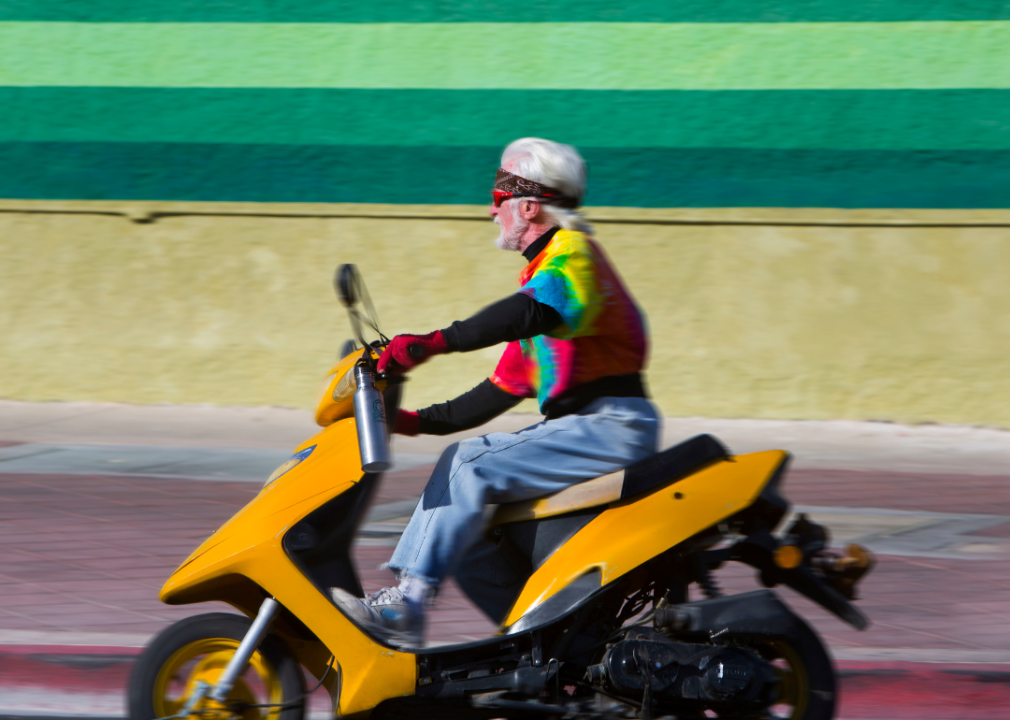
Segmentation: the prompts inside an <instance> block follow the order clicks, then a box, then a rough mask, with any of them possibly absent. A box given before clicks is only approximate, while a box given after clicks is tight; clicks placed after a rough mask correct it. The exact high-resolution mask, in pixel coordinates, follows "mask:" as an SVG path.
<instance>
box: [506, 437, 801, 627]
mask: <svg viewBox="0 0 1010 720" xmlns="http://www.w3.org/2000/svg"><path fill="white" fill-rule="evenodd" d="M786 455H787V454H786V453H785V452H783V451H781V450H771V451H767V452H760V453H751V454H748V455H738V456H736V457H734V458H732V459H731V460H726V461H723V462H719V463H716V464H714V465H711V466H709V467H707V468H705V469H704V470H701V471H700V472H698V473H695V474H694V475H691V476H690V477H687V478H685V479H683V480H680V481H679V482H677V483H675V484H673V485H670V486H667V487H665V488H661V489H659V490H657V491H655V492H653V493H651V494H649V495H646V496H645V497H641V498H638V499H633V500H625V501H622V502H618V503H614V504H612V505H611V506H610V507H609V508H608V509H607V510H605V511H604V512H603V513H602V514H600V516H599V517H597V518H595V519H594V520H593V521H592V522H590V523H589V524H588V525H586V527H584V528H582V530H580V531H579V532H578V533H576V534H575V535H574V536H573V537H572V539H571V540H569V541H568V542H567V543H565V544H564V545H563V546H562V547H560V548H558V550H557V551H556V552H555V553H554V554H553V555H552V556H551V557H550V558H549V559H548V560H547V562H545V563H544V564H543V565H542V566H541V567H540V568H539V569H538V570H537V571H536V572H535V573H533V575H532V576H531V577H530V579H529V580H528V581H527V582H526V585H525V586H524V587H523V590H522V592H521V593H520V594H519V597H518V599H517V600H516V602H515V604H514V605H513V607H512V609H511V610H510V611H509V614H508V617H507V618H506V619H505V622H504V623H503V627H508V626H509V625H512V624H513V623H514V622H516V621H517V620H519V618H521V617H522V616H523V615H525V614H526V613H527V612H529V611H530V610H532V609H533V608H535V607H537V606H538V605H540V604H541V603H543V602H544V601H545V600H547V599H548V598H550V597H552V596H553V595H555V594H556V593H557V592H559V591H560V590H562V589H563V588H565V587H566V586H567V585H569V584H570V583H571V582H573V581H575V580H576V579H578V578H579V577H581V576H583V575H585V574H586V573H588V572H591V571H592V570H594V569H598V570H599V571H600V575H601V585H606V584H607V583H610V582H612V581H614V580H616V579H617V578H619V577H621V576H623V575H624V574H625V573H627V572H629V571H631V570H633V569H634V568H636V567H638V566H639V565H641V564H642V563H644V562H646V561H648V560H650V559H652V558H654V557H656V556H657V555H659V554H660V553H662V552H665V551H666V550H669V549H670V548H672V547H673V546H674V545H677V544H678V543H680V542H683V541H684V540H686V539H688V538H690V537H691V536H693V535H696V534H697V533H699V532H701V531H702V530H704V529H706V528H708V527H711V526H712V525H715V524H716V523H719V522H720V521H722V520H724V519H726V518H727V517H729V516H731V515H733V514H734V513H736V512H739V511H740V510H742V509H744V508H746V507H748V506H749V505H751V504H752V503H753V502H754V500H755V498H757V496H758V495H760V494H761V490H762V489H763V488H764V486H765V484H766V483H767V482H768V479H769V478H770V477H771V475H772V473H773V472H774V471H775V469H776V468H777V467H778V466H779V465H780V464H781V463H782V461H783V460H784V459H785V458H786Z"/></svg>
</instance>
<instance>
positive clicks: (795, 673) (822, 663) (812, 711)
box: [747, 617, 836, 720]
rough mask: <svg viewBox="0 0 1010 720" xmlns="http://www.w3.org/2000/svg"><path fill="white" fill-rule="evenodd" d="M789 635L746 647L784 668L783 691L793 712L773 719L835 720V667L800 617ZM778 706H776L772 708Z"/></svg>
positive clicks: (812, 631)
mask: <svg viewBox="0 0 1010 720" xmlns="http://www.w3.org/2000/svg"><path fill="white" fill-rule="evenodd" d="M795 621H796V622H795V624H794V626H793V629H792V631H791V632H790V634H789V635H788V636H785V637H776V638H773V639H768V640H764V639H761V640H755V641H754V642H748V643H747V645H749V646H750V647H752V648H754V649H755V650H757V651H758V652H759V653H760V654H761V655H762V656H763V657H764V658H765V659H766V660H772V661H775V662H776V664H777V665H778V666H779V667H781V668H782V677H783V686H782V689H783V690H784V691H785V692H786V694H787V696H791V697H790V699H791V700H792V701H793V702H791V703H783V704H785V705H787V706H788V705H792V709H791V710H789V709H788V708H787V709H786V712H785V714H782V713H781V712H780V713H779V714H776V713H771V714H770V716H769V717H771V718H776V720H777V719H778V718H785V719H787V720H832V718H834V716H835V699H836V688H835V668H834V664H833V663H832V662H831V657H830V656H829V655H828V652H827V650H825V648H824V644H823V643H822V642H821V639H820V637H818V635H817V633H816V632H815V631H814V630H813V628H811V627H810V626H809V625H807V624H806V623H805V622H803V620H801V619H800V618H799V617H795ZM773 707H775V706H773Z"/></svg>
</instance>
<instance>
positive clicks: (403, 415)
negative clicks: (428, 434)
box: [393, 410, 421, 436]
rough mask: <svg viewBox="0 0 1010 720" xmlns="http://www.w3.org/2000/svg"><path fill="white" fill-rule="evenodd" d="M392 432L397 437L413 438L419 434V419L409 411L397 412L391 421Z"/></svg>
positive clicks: (414, 413)
mask: <svg viewBox="0 0 1010 720" xmlns="http://www.w3.org/2000/svg"><path fill="white" fill-rule="evenodd" d="M393 432H394V433H396V434H397V435H410V436H414V435H417V434H418V433H419V432H421V417H420V416H419V415H418V414H417V413H416V412H411V411H410V410H398V411H397V413H396V420H394V421H393Z"/></svg>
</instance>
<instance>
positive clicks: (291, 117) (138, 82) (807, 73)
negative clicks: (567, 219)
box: [0, 0, 1010, 209]
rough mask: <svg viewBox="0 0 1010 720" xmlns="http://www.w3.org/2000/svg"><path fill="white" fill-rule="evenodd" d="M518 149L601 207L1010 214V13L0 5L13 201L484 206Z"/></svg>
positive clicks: (991, 6) (0, 145)
mask: <svg viewBox="0 0 1010 720" xmlns="http://www.w3.org/2000/svg"><path fill="white" fill-rule="evenodd" d="M520 15H521V17H519V16H520ZM531 19H536V20H540V21H542V22H522V21H523V20H531ZM523 135H541V136H546V137H551V138H554V139H557V140H561V141H564V142H570V143H573V144H575V145H577V146H579V148H580V149H581V150H582V151H583V152H584V154H585V156H586V158H587V160H588V161H589V164H590V191H589V196H588V198H587V202H589V203H591V204H596V205H607V206H641V207H706V206H707V207H734V206H736V207H841V208H860V207H865V208H887V207H890V208H930V207H937V208H965V209H970V208H1006V207H1010V2H955V1H954V0H945V1H943V2H931V3H924V2H907V1H902V0H877V1H876V2H869V1H866V2H850V3H839V2H835V1H833V0H832V1H830V2H829V1H827V0H807V1H806V2H785V1H784V0H783V1H782V2H778V3H776V2H743V1H742V0H724V1H723V2H715V1H712V2H700V1H699V2H681V3H666V2H649V1H646V0H639V1H638V2H629V3H621V4H614V3H602V2H553V3H549V4H548V3H544V4H542V6H541V5H537V4H536V3H534V4H532V5H524V6H523V8H522V10H521V12H520V11H519V10H518V9H517V8H514V7H507V6H503V5H501V4H492V3H482V2H462V3H460V2H453V3H448V2H446V3H417V2H406V1H397V0H394V1H393V2H386V3H382V4H376V6H375V7H365V6H364V4H361V3H349V2H347V3H345V2H335V1H326V0H324V1H322V2H316V3H311V4H308V3H294V2H260V3H255V2H247V3H235V2H225V1H223V0H217V1H213V0H211V1H207V2H179V1H175V2H158V3H155V2H153V1H150V0H135V1H133V2H125V1H123V2H88V1H86V0H85V1H83V2H80V1H78V2H56V1H50V2H43V1H40V0H35V1H32V2H27V1H18V2H13V1H9V0H6V1H5V0H0V197H5V198H11V199H76V200H103V199H121V200H181V201H187V200H192V201H217V200H221V201H253V202H380V203H406V202H413V203H418V202H421V203H423V202H426V201H428V200H427V199H428V198H431V199H432V200H431V201H432V202H435V201H437V202H441V203H460V204H475V203H480V202H482V201H483V199H484V198H485V197H486V195H485V193H486V190H487V187H488V185H489V183H490V178H491V176H492V173H493V169H494V167H495V165H496V164H497V156H498V154H499V153H500V150H501V148H502V147H503V146H504V145H505V144H506V143H507V142H509V141H510V140H512V139H514V138H516V137H519V136H523ZM419 178H423V181H421V182H419Z"/></svg>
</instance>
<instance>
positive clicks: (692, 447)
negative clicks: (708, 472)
mask: <svg viewBox="0 0 1010 720" xmlns="http://www.w3.org/2000/svg"><path fill="white" fill-rule="evenodd" d="M728 457H729V451H728V450H727V449H726V447H725V446H724V445H723V444H722V443H721V442H719V441H718V440H716V439H715V438H714V437H712V436H711V435H696V436H695V437H693V438H691V439H690V440H685V441H684V442H682V443H680V444H679V445H674V446H673V447H672V448H669V449H668V450H663V451H662V452H659V453H656V454H655V455H653V456H651V457H647V458H645V460H641V461H639V462H637V463H635V464H634V465H631V466H629V467H628V468H627V469H625V471H624V487H623V488H622V489H621V500H626V499H628V498H630V497H634V496H635V495H640V494H641V493H644V492H646V491H647V490H651V489H652V488H654V487H656V486H657V485H665V484H667V483H670V482H672V481H676V480H680V479H681V478H683V477H686V476H687V475H690V474H691V473H695V472H697V471H698V470H701V469H702V468H703V467H705V466H706V465H710V464H712V463H714V462H718V461H719V460H725V459H726V458H728Z"/></svg>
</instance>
